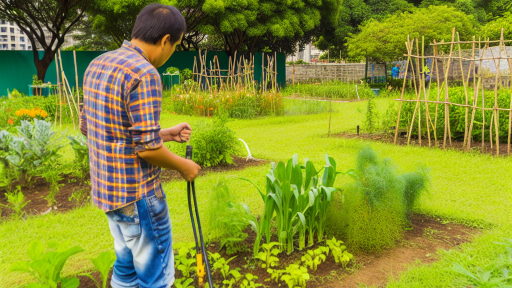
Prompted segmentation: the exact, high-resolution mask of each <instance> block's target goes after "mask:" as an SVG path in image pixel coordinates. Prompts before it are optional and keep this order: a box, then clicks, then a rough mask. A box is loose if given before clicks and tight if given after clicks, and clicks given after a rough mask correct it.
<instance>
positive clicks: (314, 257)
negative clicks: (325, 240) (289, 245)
mask: <svg viewBox="0 0 512 288" xmlns="http://www.w3.org/2000/svg"><path fill="white" fill-rule="evenodd" d="M327 253H329V248H327V247H325V246H321V247H318V248H317V249H315V250H309V251H308V252H307V253H306V254H305V255H304V256H302V257H301V260H302V262H304V264H305V265H306V266H308V267H309V269H311V270H313V271H316V269H318V265H320V264H322V263H323V262H325V259H326V258H327V257H326V254H327Z"/></svg>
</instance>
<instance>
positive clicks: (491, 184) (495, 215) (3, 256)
mask: <svg viewBox="0 0 512 288" xmlns="http://www.w3.org/2000/svg"><path fill="white" fill-rule="evenodd" d="M285 101H293V100H285ZM388 101H389V100H387V99H378V100H377V101H376V102H377V105H378V107H379V110H380V111H385V109H386V108H387V105H388ZM285 104H286V102H285ZM365 105H366V102H353V103H333V108H334V109H335V111H336V112H335V113H333V115H332V123H331V130H332V131H331V133H338V132H342V131H347V130H352V131H354V130H355V127H356V125H361V124H362V118H363V116H364V114H363V112H362V111H364V110H365ZM197 119H198V118H197V117H190V116H179V115H172V114H165V115H162V121H161V122H162V123H161V124H162V127H167V126H171V125H174V124H177V123H180V122H185V121H186V122H192V123H193V122H194V121H196V120H197ZM328 119H329V114H327V113H324V114H316V115H308V116H283V117H268V118H261V119H256V120H236V121H232V122H230V123H228V125H229V126H230V127H231V128H232V129H233V130H235V131H236V133H237V135H238V137H239V138H241V139H243V140H245V141H246V142H247V144H248V145H249V148H250V149H251V152H252V154H253V156H254V157H255V158H261V159H268V160H273V161H276V160H277V161H278V160H287V159H288V158H290V157H291V156H292V155H293V154H295V153H299V159H301V160H300V161H303V159H304V158H306V157H307V158H310V159H311V160H313V161H314V162H315V165H318V166H320V165H322V164H323V159H324V154H326V153H327V154H329V155H330V156H332V157H334V159H336V161H337V163H338V167H339V169H338V170H341V171H346V170H348V169H350V168H352V167H353V165H354V163H355V157H356V153H357V152H358V150H359V149H360V148H361V147H362V146H364V145H368V144H370V145H371V146H372V147H373V148H374V149H375V150H376V151H378V153H380V154H381V155H383V156H385V157H389V158H392V159H393V160H394V162H395V164H397V165H398V166H399V167H400V168H401V170H402V171H403V172H407V171H411V170H413V169H415V168H416V167H417V165H419V164H425V165H426V166H427V167H430V168H431V176H432V187H431V189H430V194H429V195H428V196H427V197H424V198H423V199H422V200H421V205H420V210H421V211H422V212H424V213H429V214H433V215H438V216H441V217H442V218H445V219H450V220H453V221H458V222H462V223H466V224H471V225H480V226H485V227H492V228H491V229H489V230H485V231H484V232H483V233H482V234H481V236H479V237H477V239H476V240H475V243H470V244H466V245H463V249H455V250H453V251H448V252H443V253H441V254H442V255H441V260H440V261H439V262H437V263H435V264H433V265H432V266H424V265H413V266H414V267H412V268H411V269H410V270H409V271H408V272H406V273H405V274H404V275H403V276H402V277H401V279H400V280H398V282H393V283H391V284H390V286H391V287H446V286H447V283H451V282H452V281H453V279H454V275H455V274H454V273H453V272H451V271H449V270H447V269H444V268H447V267H451V266H452V263H453V262H454V261H455V262H459V263H461V264H462V263H468V264H478V263H484V264H485V261H488V260H487V259H488V258H489V257H491V256H493V255H495V254H496V253H498V252H500V251H498V250H497V249H496V247H497V245H496V244H493V243H492V241H496V240H499V239H500V237H503V236H508V237H509V238H512V237H511V230H512V229H511V225H510V224H509V223H508V222H509V221H510V220H509V219H511V216H512V215H511V209H510V204H511V200H512V199H511V197H512V193H511V192H512V191H511V190H512V181H511V180H512V175H511V173H510V171H511V170H510V165H511V164H512V159H510V158H492V157H490V156H488V155H479V154H463V153H461V152H457V151H442V150H435V149H428V148H418V147H396V146H393V145H390V144H383V143H375V142H372V143H367V142H364V141H360V140H347V139H340V138H327V129H328ZM65 154H66V155H65V159H67V160H68V161H72V159H73V158H72V157H73V155H72V151H70V150H67V151H66V153H65ZM268 168H269V167H268V165H266V166H260V167H252V168H249V169H246V170H242V171H236V172H229V173H222V174H209V175H207V176H206V177H202V178H200V179H197V184H196V186H197V191H198V197H199V199H198V200H199V204H198V205H199V208H200V210H202V212H201V215H202V222H203V227H204V228H203V229H204V233H205V235H208V234H210V233H209V231H208V225H207V222H208V219H207V215H208V213H206V210H207V209H208V193H209V189H210V187H211V186H212V184H214V183H215V182H216V181H217V180H218V179H219V177H226V176H229V175H238V176H243V177H247V178H251V179H254V180H256V181H257V183H259V185H261V186H263V185H264V182H263V181H264V175H265V173H266V172H267V170H268ZM346 181H351V180H350V179H349V178H347V177H346V176H345V177H339V178H338V180H337V184H338V185H339V186H341V185H343V183H344V182H346ZM230 188H231V190H232V192H233V193H234V194H236V195H237V198H238V199H237V201H240V202H244V203H246V204H248V205H249V206H250V207H251V208H252V209H253V211H256V212H259V211H261V208H262V206H261V204H262V203H261V198H260V197H259V195H258V194H257V193H256V192H255V190H254V188H251V186H249V185H248V184H246V183H242V182H236V181H234V182H231V185H230ZM164 190H165V191H166V194H167V197H168V202H169V205H170V211H171V219H172V222H173V237H174V240H175V243H183V242H189V241H191V240H192V232H191V228H190V220H189V216H188V209H187V205H186V201H187V200H186V195H185V191H186V184H185V182H184V181H173V182H170V183H166V184H165V185H164ZM0 235H2V237H1V238H0V287H19V286H20V285H22V284H24V283H27V281H29V280H31V279H30V278H29V277H27V275H24V274H18V273H8V268H9V266H10V263H12V262H13V261H16V260H21V259H27V258H28V257H27V255H26V247H27V244H28V243H30V241H31V240H33V239H40V240H42V241H43V242H47V241H49V240H57V241H62V240H66V239H69V240H71V241H72V242H73V243H75V244H76V245H80V246H81V247H83V248H84V249H85V250H86V252H83V253H80V254H78V255H76V256H73V258H71V261H70V262H69V265H68V266H67V268H66V269H65V274H76V273H77V272H81V271H84V270H88V269H90V268H91V267H92V264H91V263H90V261H89V260H88V259H89V258H91V257H93V256H96V255H98V254H99V253H100V252H102V251H104V250H108V249H113V245H112V238H111V236H110V233H109V231H108V227H107V221H106V217H105V216H104V215H103V213H102V212H101V211H99V210H97V209H95V208H93V207H84V208H81V209H76V210H74V211H71V212H68V213H65V214H50V215H46V216H38V217H31V218H29V219H28V220H24V221H7V222H4V223H1V224H0ZM480 265H482V264H480ZM427 284H428V285H427ZM459 287H460V286H459Z"/></svg>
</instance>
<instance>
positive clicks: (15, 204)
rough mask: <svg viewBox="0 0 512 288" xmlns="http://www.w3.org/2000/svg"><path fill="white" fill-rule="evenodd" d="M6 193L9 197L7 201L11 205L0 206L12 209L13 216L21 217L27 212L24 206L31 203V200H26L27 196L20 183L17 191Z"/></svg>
mask: <svg viewBox="0 0 512 288" xmlns="http://www.w3.org/2000/svg"><path fill="white" fill-rule="evenodd" d="M4 195H5V197H7V203H9V205H4V204H0V206H3V207H5V208H8V209H10V210H11V211H12V214H11V215H12V217H14V218H16V219H21V218H22V217H23V216H24V215H25V213H26V212H25V211H23V208H25V206H27V204H28V203H30V201H25V196H24V195H23V193H22V192H21V186H19V185H18V186H17V188H16V190H15V191H13V192H11V193H5V194H4Z"/></svg>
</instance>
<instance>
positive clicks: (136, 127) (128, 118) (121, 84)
mask: <svg viewBox="0 0 512 288" xmlns="http://www.w3.org/2000/svg"><path fill="white" fill-rule="evenodd" d="M161 87H162V84H161V80H160V75H159V74H158V72H157V70H156V69H155V67H154V66H153V65H151V64H150V63H149V62H148V59H147V55H146V54H145V53H144V52H143V51H142V50H141V49H139V48H138V47H136V46H135V45H133V44H131V43H130V42H128V41H125V42H124V44H123V46H122V47H121V48H119V49H117V50H114V51H111V52H107V53H105V54H103V55H101V56H99V57H98V58H96V59H94V60H93V61H92V62H91V64H90V65H89V67H88V68H87V70H86V71H85V75H84V85H83V90H84V105H83V109H82V114H81V117H82V122H81V127H80V128H81V131H82V133H83V134H84V135H86V136H87V141H88V146H89V163H90V166H91V186H92V192H91V195H92V200H93V202H94V204H95V205H96V206H98V207H99V208H101V209H103V210H104V211H106V212H108V211H112V210H116V209H118V208H121V207H123V206H126V205H128V204H130V203H133V202H135V201H138V200H140V199H142V198H146V197H149V196H152V195H157V196H160V197H161V196H162V186H161V184H160V180H159V176H160V171H161V169H160V167H157V166H154V165H151V164H150V163H148V162H146V161H144V160H143V159H142V158H140V157H138V156H137V152H140V151H144V150H147V149H157V148H159V147H161V146H162V141H161V140H162V139H161V138H160V136H159V132H160V124H159V121H160V107H161V102H162V90H161Z"/></svg>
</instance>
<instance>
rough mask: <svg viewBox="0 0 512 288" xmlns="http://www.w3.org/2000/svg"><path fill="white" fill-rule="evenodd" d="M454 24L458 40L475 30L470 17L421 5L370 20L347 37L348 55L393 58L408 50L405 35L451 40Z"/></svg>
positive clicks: (375, 58)
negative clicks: (421, 6) (458, 36)
mask: <svg viewBox="0 0 512 288" xmlns="http://www.w3.org/2000/svg"><path fill="white" fill-rule="evenodd" d="M454 27H455V28H456V30H457V32H459V34H460V37H461V39H468V38H470V37H472V36H473V35H474V32H475V29H474V22H473V19H472V17H469V16H467V15H466V14H465V13H464V12H461V11H458V10H456V9H455V8H453V7H447V6H430V7H428V8H420V9H416V10H415V11H414V12H412V13H410V12H403V13H399V14H394V15H392V16H390V17H388V18H386V19H384V20H382V21H378V20H375V19H372V20H370V21H368V22H367V23H366V24H365V25H364V26H363V27H362V29H361V32H360V33H359V34H351V35H350V36H349V38H348V40H347V46H348V54H349V56H350V57H352V58H364V57H365V56H366V55H370V56H371V57H372V58H373V59H374V60H376V61H382V62H385V61H386V62H387V61H393V60H396V59H400V58H403V55H404V54H406V53H407V49H406V47H405V42H406V40H407V35H410V37H411V38H416V37H419V38H421V37H422V36H424V37H425V44H426V45H428V44H429V43H432V42H433V40H434V39H435V40H437V41H442V40H445V41H449V40H451V37H452V29H453V28H454Z"/></svg>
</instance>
